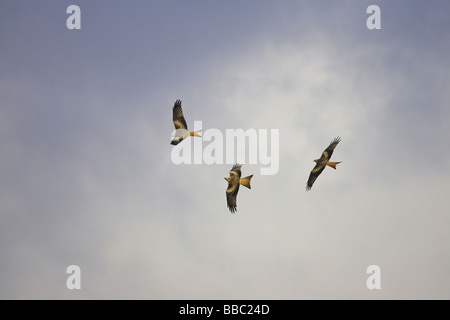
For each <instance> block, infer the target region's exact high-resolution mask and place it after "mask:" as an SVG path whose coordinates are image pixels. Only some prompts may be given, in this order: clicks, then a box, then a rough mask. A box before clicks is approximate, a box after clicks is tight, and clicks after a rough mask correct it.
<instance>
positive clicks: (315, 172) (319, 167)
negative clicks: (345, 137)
mask: <svg viewBox="0 0 450 320" xmlns="http://www.w3.org/2000/svg"><path fill="white" fill-rule="evenodd" d="M340 141H341V138H340V137H336V138H334V140H333V141H331V143H330V145H329V146H328V148H326V149H325V151H324V152H323V153H322V156H321V157H320V159H316V160H314V161H315V162H316V166H315V167H314V168H313V169H312V171H311V173H310V175H309V179H308V182H307V183H306V191H308V190H311V188H312V186H313V184H314V181H316V179H317V177H318V176H319V175H320V174H321V173H322V171H323V170H324V169H325V167H326V166H330V167H332V168H333V169H336V166H337V165H338V164H339V163H341V162H342V161H339V162H331V161H329V160H330V158H331V155H332V154H333V151H334V148H336V146H337V144H338V143H339V142H340Z"/></svg>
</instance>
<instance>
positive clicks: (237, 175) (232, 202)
mask: <svg viewBox="0 0 450 320" xmlns="http://www.w3.org/2000/svg"><path fill="white" fill-rule="evenodd" d="M252 177H253V175H251V176H248V177H245V178H241V165H240V164H235V165H234V166H233V168H231V171H230V176H229V177H228V178H225V180H227V181H228V188H227V191H226V195H227V205H228V209H230V211H231V213H235V212H236V207H237V205H236V197H237V194H238V191H239V185H240V184H242V185H243V186H244V187H247V188H249V189H251V186H250V181H251V180H252Z"/></svg>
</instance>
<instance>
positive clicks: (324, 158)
mask: <svg viewBox="0 0 450 320" xmlns="http://www.w3.org/2000/svg"><path fill="white" fill-rule="evenodd" d="M340 141H341V138H340V137H336V138H334V140H333V141H331V142H330V145H329V146H328V147H327V148H326V149H325V151H324V152H323V153H322V156H321V157H320V159H319V161H320V162H325V163H326V162H328V160H330V158H331V155H332V154H333V151H334V148H336V146H337V145H338V143H339V142H340Z"/></svg>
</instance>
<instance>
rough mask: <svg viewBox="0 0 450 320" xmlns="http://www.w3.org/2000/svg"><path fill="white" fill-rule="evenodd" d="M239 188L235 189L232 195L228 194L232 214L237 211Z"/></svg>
mask: <svg viewBox="0 0 450 320" xmlns="http://www.w3.org/2000/svg"><path fill="white" fill-rule="evenodd" d="M238 190H239V187H237V188H236V189H235V191H234V192H232V193H227V207H228V209H229V210H230V211H231V213H235V212H236V209H237V204H236V200H237V194H238Z"/></svg>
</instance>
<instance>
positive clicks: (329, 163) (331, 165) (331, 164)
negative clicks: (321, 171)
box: [327, 161, 342, 169]
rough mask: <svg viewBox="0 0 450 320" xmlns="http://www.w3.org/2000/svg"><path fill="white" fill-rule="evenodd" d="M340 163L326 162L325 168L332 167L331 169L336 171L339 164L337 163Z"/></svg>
mask: <svg viewBox="0 0 450 320" xmlns="http://www.w3.org/2000/svg"><path fill="white" fill-rule="evenodd" d="M341 162H342V161H339V162H331V161H328V162H327V166H330V167H332V168H333V169H336V166H337V165H338V164H339V163H341Z"/></svg>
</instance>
